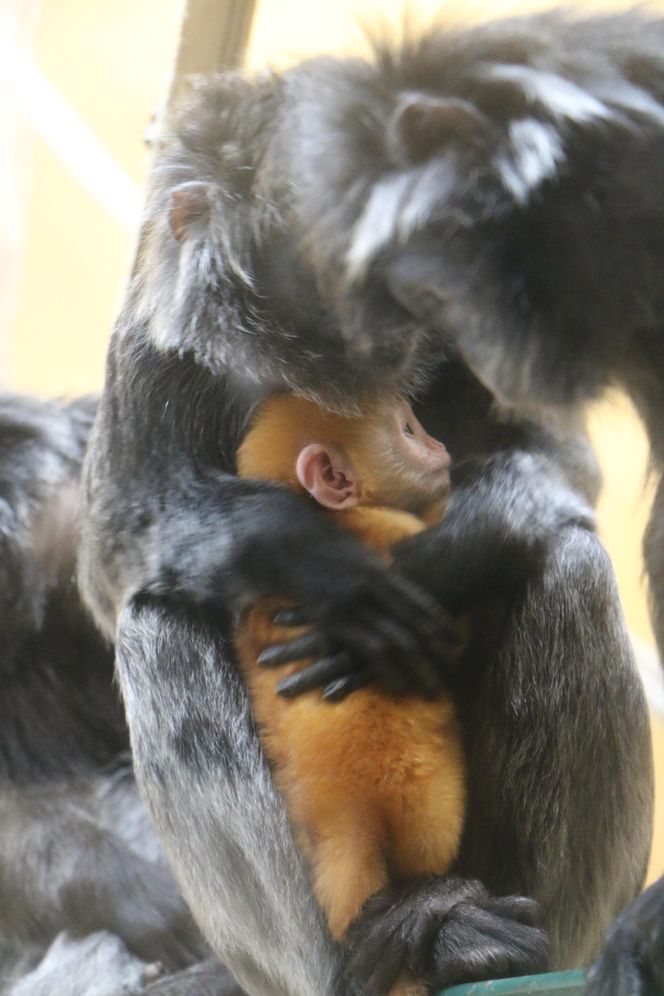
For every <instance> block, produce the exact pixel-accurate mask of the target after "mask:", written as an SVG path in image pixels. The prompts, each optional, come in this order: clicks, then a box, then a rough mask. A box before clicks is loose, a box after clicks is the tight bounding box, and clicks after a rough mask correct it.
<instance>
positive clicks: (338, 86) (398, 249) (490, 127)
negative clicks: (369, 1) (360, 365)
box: [280, 12, 664, 401]
mask: <svg viewBox="0 0 664 996" xmlns="http://www.w3.org/2000/svg"><path fill="white" fill-rule="evenodd" d="M598 32H599V34H600V36H601V42H599V41H598ZM663 42H664V20H662V19H661V18H659V19H652V20H650V21H649V20H648V18H647V17H646V18H643V17H642V16H640V15H634V14H623V15H617V16H605V17H600V18H597V17H594V18H587V17H586V18H584V17H579V16H578V15H576V16H575V15H573V14H565V13H561V12H553V13H548V14H543V15H538V16H530V17H526V18H507V19H504V20H501V21H494V22H493V23H488V24H484V25H481V26H480V27H477V28H473V29H465V30H460V31H459V30H455V29H445V28H440V29H437V30H432V31H429V32H427V33H425V34H423V35H422V36H421V37H419V38H416V39H414V40H412V41H408V40H407V41H406V42H405V43H402V44H401V45H398V46H393V47H391V48H389V47H388V48H383V49H380V48H379V49H377V51H376V56H375V60H374V62H373V63H369V62H363V61H361V60H355V61H350V60H346V61H342V60H334V59H320V60H315V61H312V62H310V63H305V64H303V65H302V66H300V67H298V68H297V69H295V70H293V71H291V73H290V74H288V75H287V76H286V78H285V81H284V87H285V91H286V92H287V94H288V97H289V100H290V104H291V106H293V107H297V108H298V114H297V115H293V116H292V118H290V119H289V121H288V126H287V127H284V128H283V129H282V130H281V131H280V138H281V147H280V156H281V160H280V162H281V165H280V171H281V173H282V174H286V175H288V176H289V177H290V179H291V185H292V195H291V198H292V205H293V207H292V215H293V217H294V218H295V219H296V228H295V232H296V236H297V239H298V240H299V244H300V245H301V247H302V251H303V254H304V257H305V258H306V259H307V261H308V262H309V264H310V265H311V267H312V269H313V270H314V272H315V273H316V275H317V281H318V286H319V287H320V288H321V289H322V292H323V294H325V295H327V296H329V298H330V299H331V300H332V301H333V305H334V309H335V313H336V314H337V315H338V316H339V320H340V323H341V325H342V327H343V328H344V329H345V330H346V332H347V333H348V334H350V335H352V337H353V338H354V339H355V340H356V341H363V342H364V343H365V349H366V353H367V356H368V357H370V356H371V355H372V351H373V350H375V349H377V343H381V342H383V343H385V342H389V343H391V344H392V345H393V346H394V343H395V342H397V341H398V340H399V339H400V337H402V336H404V335H405V336H408V335H410V336H411V344H412V352H411V354H410V355H409V356H408V357H407V360H406V363H405V364H404V366H403V367H402V373H404V374H405V373H406V372H407V369H406V368H407V367H408V364H410V369H411V370H412V369H415V368H416V367H417V364H418V362H421V361H422V360H423V359H424V360H426V357H427V355H430V351H431V350H432V349H435V348H436V346H437V347H438V348H439V349H445V348H446V347H447V348H460V350H461V352H462V353H463V355H464V357H465V358H466V359H467V360H468V362H469V363H470V365H471V366H472V367H473V368H474V369H475V371H476V372H477V373H478V375H479V376H480V377H481V379H482V380H484V381H485V382H486V383H487V384H488V385H489V386H490V387H491V388H492V389H493V390H498V391H499V392H500V393H502V394H504V395H507V396H509V397H511V398H513V399H519V400H523V399H525V398H528V397H529V396H532V395H533V393H536V392H538V391H546V393H547V395H548V397H549V400H553V401H556V400H564V401H570V400H575V398H577V397H585V396H588V395H592V394H594V393H597V391H598V390H599V389H600V388H601V385H602V382H603V379H605V378H606V372H605V371H606V369H607V367H609V368H610V363H611V359H612V357H613V356H614V355H615V352H616V344H617V343H620V342H621V337H622V334H623V326H624V325H625V324H627V323H626V322H625V321H624V319H625V316H627V317H628V320H629V319H631V318H632V316H633V315H644V313H645V311H646V310H647V305H646V303H645V302H646V301H648V300H649V299H650V300H652V286H658V284H657V280H658V276H657V274H658V273H659V270H660V263H659V259H658V258H656V257H654V256H653V254H652V253H651V257H652V258H650V259H649V258H648V252H647V246H648V245H651V246H654V245H658V244H659V242H658V235H657V231H658V228H659V230H661V224H662V222H663V220H664V219H662V217H661V215H657V214H656V220H655V218H654V217H653V211H655V212H657V211H658V210H661V209H658V208H655V207H654V205H655V203H657V204H660V203H661V196H660V195H659V194H658V193H657V192H656V191H653V189H652V180H648V176H649V175H652V172H653V167H652V163H653V161H657V159H655V158H654V157H661V141H662V140H661V134H662V123H663V122H664V103H662V102H661V92H662V91H661V79H662V70H661V56H660V54H659V52H661V45H662V43H663ZM658 44H659V46H660V49H659V50H658V48H657V46H658ZM636 53H638V58H637V57H636ZM648 81H650V83H649V82H648ZM655 81H657V82H655ZM648 86H651V87H653V90H655V87H657V88H659V89H658V90H657V91H656V93H658V94H659V95H660V102H658V100H657V99H655V97H654V96H653V93H652V92H650V91H649V90H648ZM644 163H645V165H643V164H644ZM648 163H650V164H651V165H650V166H648ZM649 170H650V174H649V172H648V171H649ZM621 177H624V178H625V180H620V178H621ZM641 177H643V180H644V182H643V183H642V182H641V179H640V178H641ZM644 317H645V315H644ZM408 318H410V319H411V324H410V326H409V324H408V321H407V319H408ZM413 318H414V319H417V320H418V321H419V331H418V333H417V334H415V335H413V333H412V327H413V326H412V319H413ZM424 330H428V333H427V332H425V331H424ZM432 333H433V334H432ZM394 348H395V349H396V347H394Z"/></svg>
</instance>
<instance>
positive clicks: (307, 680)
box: [259, 593, 460, 701]
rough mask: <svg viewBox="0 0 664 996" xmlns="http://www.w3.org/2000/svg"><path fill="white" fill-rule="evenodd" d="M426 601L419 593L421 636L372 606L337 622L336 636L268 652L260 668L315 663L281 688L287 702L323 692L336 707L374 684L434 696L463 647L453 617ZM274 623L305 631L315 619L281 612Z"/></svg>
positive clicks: (310, 636)
mask: <svg viewBox="0 0 664 996" xmlns="http://www.w3.org/2000/svg"><path fill="white" fill-rule="evenodd" d="M425 598H426V596H424V597H422V596H421V594H420V593H417V605H418V613H419V618H420V620H422V621H423V623H424V632H423V633H413V632H409V631H408V630H407V629H406V627H405V625H404V620H403V619H402V620H400V621H395V620H394V619H391V618H387V617H385V618H381V616H380V613H379V611H378V609H377V608H375V607H373V606H371V607H370V608H366V609H363V608H361V607H359V608H358V609H357V610H356V611H355V612H354V613H352V612H351V609H350V606H349V610H348V615H349V616H350V618H348V619H346V620H343V619H342V620H340V621H339V623H338V625H337V627H336V632H335V633H334V635H333V636H327V635H326V634H325V632H324V631H321V630H320V629H314V630H312V631H310V632H308V633H305V634H304V635H301V636H297V637H296V638H295V639H294V640H292V641H290V642H288V643H283V644H278V645H275V646H272V647H268V648H267V649H266V650H265V651H264V652H263V653H262V654H261V656H260V658H259V663H260V664H261V665H263V666H264V667H278V666H280V665H282V664H286V663H288V662H290V661H297V660H303V659H305V658H307V657H313V658H314V662H313V663H312V664H311V665H310V666H309V667H307V668H306V669H304V670H303V671H301V672H299V673H297V674H295V675H291V676H289V677H288V678H285V679H284V680H283V681H282V682H281V683H280V685H279V686H278V689H279V691H280V693H281V694H283V695H288V696H294V695H299V694H301V693H302V692H305V691H310V690H311V689H314V688H324V689H325V697H326V698H328V699H329V700H331V701H335V700H338V699H340V698H344V697H345V696H346V695H348V694H349V693H350V692H351V691H353V690H355V689H356V688H359V687H362V685H365V684H367V683H369V682H370V681H375V682H378V683H379V684H380V685H381V686H383V687H384V688H387V689H388V690H390V691H391V692H393V693H395V694H399V693H404V692H407V691H411V690H413V689H416V690H418V691H419V692H421V693H423V694H425V695H433V694H435V692H436V691H437V690H438V688H439V687H440V679H441V671H442V666H443V665H448V664H449V659H450V658H451V657H458V655H459V652H460V642H459V637H458V634H457V631H456V629H455V628H454V626H453V624H452V622H451V620H450V619H449V617H448V616H447V615H446V614H445V613H444V612H442V610H440V609H439V608H437V607H436V606H435V603H433V602H432V601H431V600H427V601H428V602H429V604H428V605H427V602H426V601H425ZM425 609H426V610H428V613H429V618H428V619H425V614H424V610H425ZM274 621H275V623H277V624H282V625H288V626H293V625H296V626H302V625H306V624H308V623H311V622H312V613H311V612H307V611H306V610H302V609H301V608H300V609H295V610H282V611H280V612H278V613H277V614H276V616H275V620H274Z"/></svg>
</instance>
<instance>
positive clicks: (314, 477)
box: [295, 443, 360, 509]
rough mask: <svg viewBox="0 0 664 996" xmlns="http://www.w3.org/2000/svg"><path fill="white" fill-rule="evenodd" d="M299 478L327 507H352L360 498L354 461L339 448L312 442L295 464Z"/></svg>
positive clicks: (307, 489)
mask: <svg viewBox="0 0 664 996" xmlns="http://www.w3.org/2000/svg"><path fill="white" fill-rule="evenodd" d="M295 473H296V474H297V479H298V481H299V482H300V484H301V485H302V487H303V488H304V489H305V491H308V492H309V494H310V495H311V497H312V498H315V499H316V501H317V502H318V504H319V505H322V506H323V507H324V508H331V509H341V508H352V506H353V505H357V503H358V501H359V499H360V488H359V480H358V476H357V474H356V472H355V468H354V467H353V465H352V464H351V462H350V460H349V459H348V457H347V456H346V454H345V453H344V452H343V450H340V449H339V448H338V447H336V446H332V445H327V444H322V443H311V444H310V445H309V446H305V448H304V449H303V450H302V451H301V453H300V455H299V456H298V458H297V463H296V464H295Z"/></svg>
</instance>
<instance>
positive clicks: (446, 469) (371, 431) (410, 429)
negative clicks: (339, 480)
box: [349, 399, 451, 513]
mask: <svg viewBox="0 0 664 996" xmlns="http://www.w3.org/2000/svg"><path fill="white" fill-rule="evenodd" d="M353 449H355V447H351V450H353ZM359 452H360V454H361V456H360V462H361V466H360V468H359V469H358V473H359V476H360V488H361V491H362V492H363V494H364V495H365V497H366V499H367V500H368V501H370V502H371V504H381V505H391V506H394V507H397V508H403V509H406V510H407V511H410V512H415V513H421V512H422V511H423V510H424V509H425V508H426V507H428V506H429V505H431V503H432V502H433V501H437V500H440V501H443V500H445V499H446V498H447V497H448V494H449V490H450V464H451V460H450V455H449V453H448V452H447V449H446V448H445V446H444V445H443V443H441V442H440V441H439V440H438V439H434V438H433V436H430V435H429V433H428V432H426V430H425V429H424V427H423V426H422V424H421V423H420V422H419V421H418V419H417V418H416V416H415V413H414V412H413V410H412V408H411V406H410V405H409V404H408V402H407V401H404V400H403V399H397V400H395V401H391V402H385V403H384V404H383V405H382V406H380V407H379V408H378V410H377V411H376V413H375V415H374V416H372V417H370V418H369V419H368V421H367V425H366V433H365V434H362V435H361V436H360V446H359ZM349 455H350V456H351V459H352V458H353V455H354V454H353V453H352V452H351V453H350V454H349ZM356 459H357V456H356ZM363 470H364V472H363Z"/></svg>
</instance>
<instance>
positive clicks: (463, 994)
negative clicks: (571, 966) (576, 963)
mask: <svg viewBox="0 0 664 996" xmlns="http://www.w3.org/2000/svg"><path fill="white" fill-rule="evenodd" d="M585 991H586V983H585V977H584V973H583V972H551V973H549V974H548V975H523V976H522V977H521V978H519V979H497V980H496V981H495V982H471V983H470V985H466V986H453V987H452V989H444V990H443V992H442V993H440V994H439V996H526V994H528V993H539V994H540V996H547V994H548V993H552V994H554V996H558V994H565V996H583V994H584V993H585Z"/></svg>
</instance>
